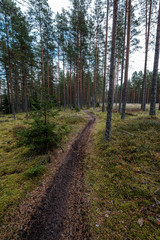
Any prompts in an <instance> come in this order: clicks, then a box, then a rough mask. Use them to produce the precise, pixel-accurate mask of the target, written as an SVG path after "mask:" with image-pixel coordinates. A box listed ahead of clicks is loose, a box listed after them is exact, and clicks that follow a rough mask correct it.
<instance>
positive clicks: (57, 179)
mask: <svg viewBox="0 0 160 240" xmlns="http://www.w3.org/2000/svg"><path fill="white" fill-rule="evenodd" d="M94 121H95V118H94V117H93V115H90V120H89V121H88V123H87V125H86V126H85V128H84V129H83V130H82V132H81V134H80V135H79V136H78V138H77V139H76V140H75V142H74V143H73V144H72V146H71V148H70V150H69V152H68V154H67V156H66V158H65V160H64V162H63V163H62V165H61V166H60V167H59V169H58V170H57V172H56V174H55V175H54V177H53V180H52V184H50V186H48V188H47V190H46V193H45V196H44V197H43V198H42V200H41V203H40V205H38V207H37V209H36V211H35V213H34V215H32V217H31V220H30V222H29V226H28V230H27V231H25V232H23V233H22V235H21V239H26V240H44V239H45V240H62V239H63V240H85V239H89V233H88V226H87V220H86V211H87V204H86V201H85V197H84V194H85V193H84V171H83V159H84V156H85V150H86V146H87V141H88V137H89V133H90V130H91V126H92V125H93V123H94Z"/></svg>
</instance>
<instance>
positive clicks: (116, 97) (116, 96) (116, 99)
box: [115, 58, 119, 109]
mask: <svg viewBox="0 0 160 240" xmlns="http://www.w3.org/2000/svg"><path fill="white" fill-rule="evenodd" d="M118 77H119V58H118V63H117V84H116V94H115V103H116V109H117V102H118Z"/></svg>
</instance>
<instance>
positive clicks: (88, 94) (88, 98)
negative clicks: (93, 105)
mask: <svg viewBox="0 0 160 240" xmlns="http://www.w3.org/2000/svg"><path fill="white" fill-rule="evenodd" d="M90 101H91V100H90V57H89V65H88V90H87V104H88V107H89V108H90Z"/></svg>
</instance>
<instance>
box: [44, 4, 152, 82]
mask: <svg viewBox="0 0 160 240" xmlns="http://www.w3.org/2000/svg"><path fill="white" fill-rule="evenodd" d="M48 2H49V5H50V7H51V9H52V11H53V12H55V13H56V12H57V11H58V12H61V10H62V8H67V7H68V6H69V5H70V1H69V0H48ZM143 39H144V36H142V37H140V42H141V44H140V45H142V46H144V41H143ZM153 60H154V50H152V49H151V50H150V51H149V57H148V70H150V71H153ZM141 70H142V71H143V70H144V48H142V49H140V50H139V51H136V52H135V53H132V54H131V55H130V64H129V78H130V77H131V76H132V73H133V72H134V71H137V72H138V71H141Z"/></svg>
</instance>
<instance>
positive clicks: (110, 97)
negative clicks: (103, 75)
mask: <svg viewBox="0 0 160 240" xmlns="http://www.w3.org/2000/svg"><path fill="white" fill-rule="evenodd" d="M117 12H118V0H115V1H114V8H113V27H112V48H111V65H110V76H109V93H108V107H107V121H106V130H105V139H106V140H108V141H109V140H110V136H111V118H112V109H113V91H114V89H113V88H114V75H115V52H116V31H117Z"/></svg>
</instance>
